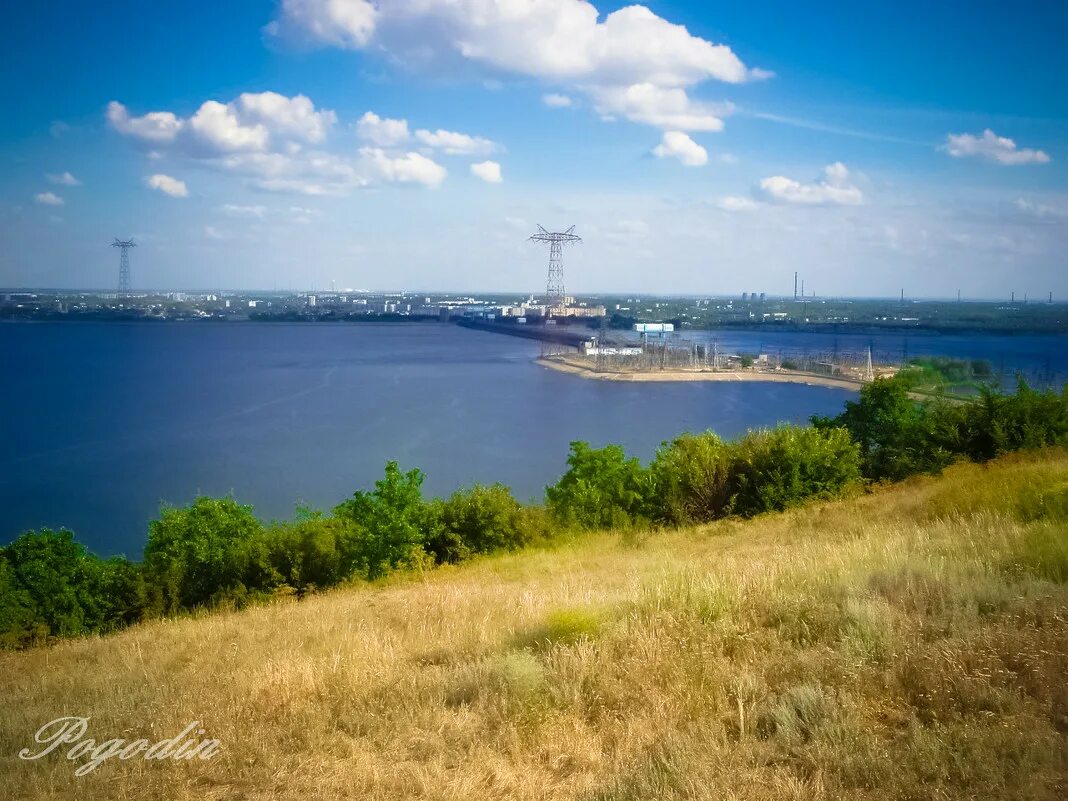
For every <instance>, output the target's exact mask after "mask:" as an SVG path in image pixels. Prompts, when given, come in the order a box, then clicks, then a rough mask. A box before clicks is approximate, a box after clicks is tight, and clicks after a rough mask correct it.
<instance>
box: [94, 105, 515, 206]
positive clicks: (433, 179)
mask: <svg viewBox="0 0 1068 801" xmlns="http://www.w3.org/2000/svg"><path fill="white" fill-rule="evenodd" d="M108 120H109V121H110V123H111V126H112V127H113V128H114V129H115V130H117V131H118V132H120V133H122V134H123V135H125V136H128V137H130V138H131V139H134V140H135V141H138V142H141V143H149V144H151V145H152V147H153V148H154V151H153V152H157V153H160V154H161V156H162V155H172V156H177V157H179V158H182V159H187V160H191V161H194V162H196V163H199V164H202V165H205V166H208V167H211V168H214V169H217V170H220V171H222V172H226V173H232V174H235V175H239V176H244V177H245V178H246V179H247V180H248V185H249V187H250V188H252V189H256V190H261V191H268V192H289V193H294V194H303V195H344V194H347V193H348V192H350V191H352V190H353V189H359V188H362V187H366V186H370V185H372V184H375V183H382V182H386V183H414V184H421V185H423V186H429V187H435V186H438V185H439V184H440V183H441V181H442V180H444V178H445V176H446V171H445V169H444V168H443V167H441V166H440V165H439V164H437V163H436V162H434V161H433V160H432V159H431V158H429V157H428V156H427V155H424V154H421V153H415V152H409V153H402V152H395V151H393V150H392V149H391V148H392V147H394V146H396V145H400V144H402V143H406V142H409V141H411V140H412V138H413V137H412V136H411V134H409V131H408V124H407V122H406V121H405V120H391V119H384V118H382V117H379V116H378V115H376V114H374V113H373V112H367V113H366V114H364V115H363V117H361V118H360V120H359V121H358V122H357V123H356V132H357V135H359V136H360V137H361V138H364V139H366V140H367V141H369V142H371V143H372V144H373V145H375V146H374V147H364V148H362V149H361V150H360V151H359V153H358V155H355V156H354V155H349V154H337V153H332V152H329V151H327V150H325V149H323V148H313V147H308V146H309V145H322V144H324V141H325V140H326V139H327V138H328V136H329V133H330V130H331V128H332V127H333V126H334V125H335V124H336V122H337V115H336V114H335V113H334V112H333V111H329V110H325V109H321V110H317V109H316V108H315V105H314V104H313V103H312V101H311V100H309V99H308V98H306V97H305V96H303V95H297V96H295V97H292V98H289V97H286V96H284V95H280V94H278V93H276V92H262V93H259V94H248V93H246V94H242V95H240V96H239V97H238V98H237V99H235V100H233V101H231V102H229V103H220V102H218V101H214V100H208V101H206V102H204V103H202V104H201V105H200V107H199V108H198V109H197V110H196V112H194V113H193V114H192V115H191V116H190V117H188V118H182V117H179V116H178V115H176V114H173V113H172V112H167V111H157V112H150V113H149V114H145V115H144V116H142V117H131V116H130V114H129V113H128V111H127V110H126V108H125V107H124V106H123V105H122V104H121V103H117V102H113V103H111V104H110V105H109V107H108ZM415 138H417V139H419V141H421V142H422V143H423V144H424V145H426V146H427V147H428V148H437V149H439V150H442V151H443V152H445V153H450V154H466V155H471V154H478V153H485V152H489V151H490V150H493V149H495V147H496V146H495V145H494V143H493V142H490V140H488V139H484V138H482V137H475V136H469V135H467V134H461V133H456V132H453V131H445V130H437V131H433V132H432V131H429V130H420V131H417V132H416V137H415ZM154 188H160V189H161V190H162V191H166V190H163V188H162V186H160V187H154ZM229 213H231V214H236V213H238V212H236V211H233V210H231V211H230V212H229Z"/></svg>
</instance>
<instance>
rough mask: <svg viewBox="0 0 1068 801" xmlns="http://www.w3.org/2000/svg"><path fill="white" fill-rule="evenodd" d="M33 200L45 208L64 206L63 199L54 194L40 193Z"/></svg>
mask: <svg viewBox="0 0 1068 801" xmlns="http://www.w3.org/2000/svg"><path fill="white" fill-rule="evenodd" d="M33 199H34V201H35V202H37V203H41V204H43V205H45V206H62V205H63V198H61V197H60V196H59V195H57V194H55V193H54V192H38V193H37V194H36V195H34V196H33Z"/></svg>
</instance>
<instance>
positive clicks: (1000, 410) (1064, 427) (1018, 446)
mask: <svg viewBox="0 0 1068 801" xmlns="http://www.w3.org/2000/svg"><path fill="white" fill-rule="evenodd" d="M954 422H955V424H956V425H955V427H956V429H957V431H956V434H957V435H956V437H955V440H956V441H955V443H954V444H955V445H956V446H957V447H958V448H959V451H960V452H961V453H963V454H964V455H966V456H967V457H968V458H970V459H972V460H975V461H985V460H987V459H993V458H994V457H995V456H1000V455H1001V454H1003V453H1009V452H1011V451H1017V450H1024V449H1030V448H1041V447H1043V446H1046V445H1064V444H1068V386H1066V387H1065V388H1064V389H1063V390H1062V391H1061V392H1060V393H1059V394H1058V393H1056V392H1053V391H1052V390H1045V391H1042V392H1039V391H1036V390H1034V389H1031V388H1030V387H1029V386H1027V384H1026V383H1025V382H1024V381H1023V380H1022V379H1021V380H1020V381H1019V382H1018V384H1017V387H1016V392H1015V393H1012V394H1003V393H1001V392H997V391H995V390H993V389H984V390H983V391H982V393H981V395H980V397H979V399H978V401H976V402H974V403H970V404H968V405H967V406H966V407H964V408H963V409H962V410H961V413H960V414H959V415H957V420H955V421H954Z"/></svg>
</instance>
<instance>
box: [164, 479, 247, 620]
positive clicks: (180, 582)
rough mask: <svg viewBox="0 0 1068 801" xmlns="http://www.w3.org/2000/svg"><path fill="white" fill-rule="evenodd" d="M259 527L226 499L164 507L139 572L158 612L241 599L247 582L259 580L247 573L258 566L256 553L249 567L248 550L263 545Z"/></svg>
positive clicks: (244, 510) (209, 499)
mask: <svg viewBox="0 0 1068 801" xmlns="http://www.w3.org/2000/svg"><path fill="white" fill-rule="evenodd" d="M262 534H263V527H262V526H261V525H260V522H259V521H258V520H257V519H256V518H255V517H254V516H253V514H252V507H251V506H242V505H241V504H239V503H237V502H236V501H234V500H233V499H232V498H220V499H214V498H197V499H196V501H194V502H193V504H192V505H190V506H188V507H186V508H184V509H180V508H176V507H164V509H163V510H162V512H161V513H160V517H159V519H158V520H153V521H152V522H151V523H150V524H149V527H148V544H147V545H146V546H145V571H146V574H147V577H148V579H149V583H150V585H151V587H152V590H153V591H154V592H155V593H157V596H158V597H157V599H156V604H157V606H158V608H159V609H160V611H162V612H165V613H169V612H176V611H178V610H181V609H192V608H193V607H195V606H200V605H202V604H207V603H211V602H217V601H220V600H223V599H224V598H225V597H226V596H227V595H229V594H236V595H243V594H244V593H245V592H246V591H247V583H252V584H255V585H262V584H264V583H265V582H263V581H262V580H257V579H259V576H258V575H257V576H255V578H253V580H252V581H250V578H252V576H250V573H252V574H258V573H260V572H261V568H262V556H263V555H262V554H259V553H256V554H255V556H257V557H260V559H258V560H257V562H258V563H257V564H256V565H253V564H251V563H250V562H251V559H252V557H253V556H254V552H253V547H254V545H255V543H256V542H257V541H258V542H259V543H261V544H262V542H263V537H262Z"/></svg>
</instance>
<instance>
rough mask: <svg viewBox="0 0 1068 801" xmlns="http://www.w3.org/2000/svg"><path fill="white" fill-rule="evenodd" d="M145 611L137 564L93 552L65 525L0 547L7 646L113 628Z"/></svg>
mask: <svg viewBox="0 0 1068 801" xmlns="http://www.w3.org/2000/svg"><path fill="white" fill-rule="evenodd" d="M143 610H144V585H143V582H142V581H141V577H140V575H139V571H138V569H137V567H136V566H135V565H133V564H131V563H130V562H128V561H127V560H126V559H124V558H122V557H114V558H112V559H107V560H103V559H100V558H98V557H96V556H94V555H93V554H91V553H89V552H88V551H87V550H86V548H85V546H84V545H82V544H81V543H79V542H75V540H74V535H73V534H72V533H71V532H70V531H67V530H66V529H62V530H60V531H52V530H51V529H42V530H41V531H28V532H26V533H24V534H22V535H21V536H20V537H18V539H16V540H15V541H14V542H13V543H11V544H10V545H9V546H7V547H6V548H3V549H0V637H2V638H3V639H4V640H5V642H6V644H8V645H22V644H27V643H29V642H35V641H39V640H42V639H44V638H47V637H49V636H57V637H64V636H68V637H69V636H76V635H79V634H88V633H91V632H97V631H111V630H113V629H116V628H119V627H121V626H123V625H127V624H129V623H133V622H135V621H136V620H138V619H140V617H141V615H142V614H143Z"/></svg>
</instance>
